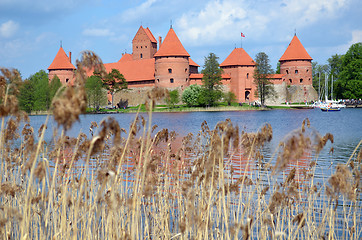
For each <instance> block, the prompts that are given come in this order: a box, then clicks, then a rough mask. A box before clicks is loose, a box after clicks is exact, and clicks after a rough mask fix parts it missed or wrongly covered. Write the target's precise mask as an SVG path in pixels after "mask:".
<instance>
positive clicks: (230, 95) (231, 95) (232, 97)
mask: <svg viewBox="0 0 362 240" xmlns="http://www.w3.org/2000/svg"><path fill="white" fill-rule="evenodd" d="M224 99H225V101H226V102H227V103H228V106H230V105H231V103H232V102H235V101H236V96H235V94H234V93H233V92H231V91H230V92H227V93H225V94H224Z"/></svg>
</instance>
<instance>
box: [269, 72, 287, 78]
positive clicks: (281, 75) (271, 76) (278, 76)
mask: <svg viewBox="0 0 362 240" xmlns="http://www.w3.org/2000/svg"><path fill="white" fill-rule="evenodd" d="M283 76H284V74H281V73H279V74H270V75H269V76H267V78H271V79H280V78H282V77H283Z"/></svg>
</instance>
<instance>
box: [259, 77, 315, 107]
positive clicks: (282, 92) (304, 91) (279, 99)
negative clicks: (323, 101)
mask: <svg viewBox="0 0 362 240" xmlns="http://www.w3.org/2000/svg"><path fill="white" fill-rule="evenodd" d="M274 90H275V92H276V96H275V97H274V98H267V99H266V101H265V103H266V104H267V105H268V104H281V103H285V102H289V103H296V102H304V101H307V102H310V101H316V100H318V93H317V91H316V90H315V89H314V88H313V86H311V85H287V84H286V83H285V82H283V83H282V84H277V85H274Z"/></svg>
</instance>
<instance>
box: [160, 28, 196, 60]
mask: <svg viewBox="0 0 362 240" xmlns="http://www.w3.org/2000/svg"><path fill="white" fill-rule="evenodd" d="M154 56H155V57H166V56H183V57H190V54H189V53H188V52H187V51H186V49H185V48H184V46H183V45H182V43H181V41H180V39H179V38H178V37H177V35H176V33H175V31H174V30H173V28H170V30H169V31H168V33H167V35H166V37H165V40H164V41H163V43H162V44H161V46H160V49H158V51H157V52H156V53H155V55H154Z"/></svg>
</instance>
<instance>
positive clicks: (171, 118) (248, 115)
mask: <svg viewBox="0 0 362 240" xmlns="http://www.w3.org/2000/svg"><path fill="white" fill-rule="evenodd" d="M141 115H142V116H144V118H145V119H146V120H147V119H148V115H147V114H146V113H141ZM135 116H136V114H134V113H128V114H124V113H121V114H86V115H82V116H80V121H79V122H77V123H75V124H74V125H73V127H72V129H70V130H69V131H68V132H67V134H68V135H70V136H74V137H76V136H77V135H78V134H79V132H83V133H85V134H87V135H89V127H90V125H91V122H93V121H95V122H97V123H99V122H100V121H102V119H105V118H107V117H113V118H115V119H116V120H117V121H118V123H119V125H120V127H121V128H125V129H126V130H128V129H129V126H130V124H131V123H132V121H133V120H134V119H135ZM305 118H308V119H309V120H310V124H311V128H313V129H315V130H316V131H318V132H319V133H320V134H321V135H322V136H324V135H325V134H326V133H331V134H333V136H334V144H333V145H330V144H328V145H327V146H326V149H325V150H326V151H324V153H325V152H328V151H329V148H330V147H331V146H333V148H334V154H333V155H332V156H331V155H326V154H323V153H322V154H321V156H320V157H321V158H322V159H324V158H332V160H334V161H336V162H345V161H347V160H348V158H349V157H350V155H351V153H352V151H353V149H354V148H355V147H356V146H357V144H358V143H359V141H360V140H361V139H362V109H361V108H356V109H350V108H347V109H342V110H341V111H339V112H322V111H320V110H319V109H305V110H289V109H288V110H286V109H283V110H271V111H238V112H182V113H153V115H152V125H155V124H156V125H157V126H158V128H157V130H161V129H163V128H167V129H169V130H171V131H172V130H173V131H175V132H177V133H178V134H179V136H180V137H182V136H186V135H187V134H188V133H190V132H191V133H193V134H195V133H197V132H198V131H200V129H201V124H202V122H203V121H204V120H206V121H207V123H208V125H209V127H210V129H213V128H214V127H215V126H216V124H217V123H218V122H220V121H225V120H226V119H230V120H231V122H232V123H233V124H234V125H238V126H239V129H240V130H244V131H246V132H256V131H257V130H258V129H260V128H261V127H262V126H263V125H264V124H265V123H269V124H270V125H271V126H272V128H273V139H272V141H271V142H270V143H269V144H268V145H267V146H266V147H267V148H269V149H275V148H276V147H277V145H278V144H279V142H280V141H282V140H283V138H284V137H285V136H286V135H287V134H288V133H290V132H291V131H293V130H295V129H298V128H300V127H301V124H302V122H303V120H304V119H305ZM45 119H46V116H31V117H30V121H31V125H32V126H33V127H34V129H35V131H36V130H37V129H38V128H39V127H40V126H41V125H42V124H43V123H44V122H45ZM55 127H57V125H56V123H55V122H54V120H53V119H52V117H51V118H50V119H49V123H48V131H47V135H46V140H48V141H49V140H51V138H52V131H49V130H50V129H53V128H55ZM327 148H328V149H327ZM327 150H328V151H327Z"/></svg>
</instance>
